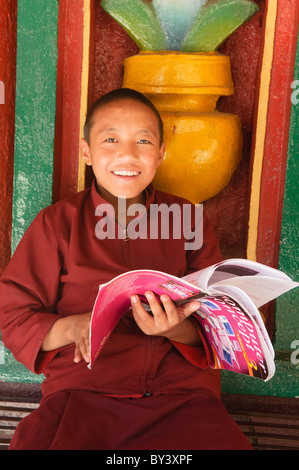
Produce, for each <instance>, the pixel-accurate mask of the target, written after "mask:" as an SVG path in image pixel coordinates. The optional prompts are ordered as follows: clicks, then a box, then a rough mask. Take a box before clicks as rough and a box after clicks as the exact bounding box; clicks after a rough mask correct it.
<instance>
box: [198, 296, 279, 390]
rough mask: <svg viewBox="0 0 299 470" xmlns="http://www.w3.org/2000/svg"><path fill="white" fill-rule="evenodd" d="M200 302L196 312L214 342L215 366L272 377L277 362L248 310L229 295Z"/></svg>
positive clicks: (208, 297) (212, 349) (209, 340)
mask: <svg viewBox="0 0 299 470" xmlns="http://www.w3.org/2000/svg"><path fill="white" fill-rule="evenodd" d="M200 304H201V306H200V309H199V310H197V312H196V315H197V318H198V320H199V321H200V323H201V325H202V328H203V331H204V334H205V335H206V338H207V341H208V343H209V344H210V349H211V357H212V364H211V367H212V368H214V369H226V370H229V371H233V372H236V373H240V374H244V375H248V376H251V377H257V378H259V379H261V380H264V381H267V380H269V379H270V378H271V377H272V376H273V375H274V372H275V365H274V361H273V359H272V357H271V355H270V353H269V351H268V348H267V346H266V344H265V343H264V341H263V338H262V336H261V335H260V334H259V328H258V327H257V326H256V325H255V323H254V322H253V321H252V319H251V318H250V317H249V316H248V314H247V312H246V310H245V309H244V308H243V307H242V306H241V305H240V304H239V303H238V302H237V301H235V300H234V299H232V298H231V297H229V296H227V295H225V294H217V295H213V296H207V297H205V298H203V299H200Z"/></svg>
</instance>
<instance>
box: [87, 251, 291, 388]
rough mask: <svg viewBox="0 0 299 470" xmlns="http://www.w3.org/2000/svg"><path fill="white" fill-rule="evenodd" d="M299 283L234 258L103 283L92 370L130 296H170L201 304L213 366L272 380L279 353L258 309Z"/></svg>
mask: <svg viewBox="0 0 299 470" xmlns="http://www.w3.org/2000/svg"><path fill="white" fill-rule="evenodd" d="M297 286H299V283H297V282H294V281H292V279H291V278H290V277H289V276H287V275H286V274H284V273H283V272H281V271H279V270H277V269H274V268H269V267H267V266H265V265H262V264H260V263H256V262H254V261H249V260H246V259H229V260H226V261H222V262H220V263H217V264H215V265H213V266H210V267H208V268H205V269H202V270H200V271H197V272H194V273H191V274H188V275H187V276H185V277H183V278H178V277H176V276H172V275H170V274H166V273H163V272H160V271H153V270H147V269H145V270H135V271H129V272H126V273H124V274H121V275H119V276H117V277H115V278H114V279H112V280H111V281H110V282H108V283H106V284H102V285H101V286H100V287H99V292H98V295H97V298H96V301H95V304H94V308H93V312H92V318H91V324H90V346H91V361H90V364H89V367H90V368H91V367H92V365H93V363H94V361H95V360H96V358H97V357H98V355H99V354H100V352H101V349H102V348H103V346H104V344H105V342H106V341H107V339H108V338H109V336H110V334H111V333H112V331H113V329H114V327H115V326H116V324H117V323H118V321H119V319H120V318H121V317H122V316H123V315H124V314H125V313H126V312H127V311H128V310H129V309H130V307H131V296H132V295H133V294H138V295H139V296H140V297H141V300H142V301H143V302H144V306H145V307H147V306H146V303H145V302H146V299H145V297H144V293H145V292H146V291H147V290H150V291H152V292H154V293H155V294H156V295H157V296H158V297H159V296H160V295H162V294H163V293H167V294H168V295H169V297H170V298H171V299H172V300H173V302H174V303H175V304H177V305H179V304H182V303H185V302H189V301H191V300H195V299H196V300H198V301H199V302H200V308H199V309H198V310H197V311H196V312H195V313H194V314H193V315H195V316H196V318H197V319H198V321H199V323H200V325H201V327H202V331H203V333H204V335H205V338H206V340H207V343H208V345H209V349H210V358H211V361H210V366H211V367H212V368H214V369H227V370H230V371H234V372H238V373H241V374H246V375H249V376H253V377H258V378H260V379H262V380H264V381H266V380H269V379H270V378H271V377H272V376H273V375H274V373H275V364H274V350H273V347H272V344H271V341H270V339H269V336H268V333H267V331H266V328H265V326H264V323H263V320H262V318H261V315H260V313H259V311H258V308H259V307H261V306H262V305H264V304H266V303H267V302H269V301H271V300H273V299H275V298H276V297H278V296H280V295H282V294H283V293H285V292H287V291H289V290H291V289H293V288H295V287H297Z"/></svg>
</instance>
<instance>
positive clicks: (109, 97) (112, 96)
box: [83, 88, 164, 146]
mask: <svg viewBox="0 0 299 470" xmlns="http://www.w3.org/2000/svg"><path fill="white" fill-rule="evenodd" d="M125 99H132V100H135V101H137V102H139V103H143V104H144V105H145V106H147V107H148V108H149V109H150V110H151V111H153V113H154V114H155V116H156V117H157V120H158V127H159V133H160V146H161V145H162V143H163V138H164V136H163V134H164V131H163V122H162V119H161V116H160V113H159V111H158V110H157V108H156V107H155V106H154V105H153V103H152V102H151V101H150V100H149V99H148V98H147V97H146V96H145V95H143V94H142V93H140V92H139V91H136V90H132V89H131V88H117V89H116V90H112V91H110V92H109V93H107V94H105V95H103V96H101V97H100V98H98V99H97V100H96V101H95V102H94V104H93V105H92V106H91V108H90V109H89V111H88V113H87V116H86V120H85V124H84V128H83V133H84V139H85V140H86V141H87V142H88V143H90V131H91V128H92V118H93V115H94V113H95V112H96V111H97V110H98V109H99V108H101V107H102V106H105V105H107V104H110V103H114V102H115V101H118V100H125Z"/></svg>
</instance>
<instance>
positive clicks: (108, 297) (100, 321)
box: [89, 270, 204, 367]
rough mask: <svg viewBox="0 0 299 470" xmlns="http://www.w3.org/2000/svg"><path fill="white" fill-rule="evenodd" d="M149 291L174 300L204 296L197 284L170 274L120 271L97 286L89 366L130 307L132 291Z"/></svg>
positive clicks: (139, 292) (138, 292)
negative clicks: (122, 272)
mask: <svg viewBox="0 0 299 470" xmlns="http://www.w3.org/2000/svg"><path fill="white" fill-rule="evenodd" d="M147 290H151V291H153V292H154V293H155V294H157V296H160V295H162V294H163V293H164V294H165V293H167V294H168V295H169V297H170V298H171V299H172V300H173V301H174V302H178V303H180V302H182V301H185V300H187V299H191V298H193V297H195V296H196V297H197V296H198V295H200V296H202V295H204V294H203V292H202V290H201V289H199V288H198V287H196V286H194V285H192V284H190V283H188V282H186V281H182V280H181V279H179V278H177V277H175V276H171V275H169V274H166V273H163V272H159V271H153V270H136V271H130V272H127V273H124V274H121V275H119V276H117V277H115V278H114V279H112V281H110V282H108V283H106V284H103V285H101V286H100V288H99V292H98V295H97V299H96V302H95V304H94V308H93V312H92V317H91V324H90V345H91V361H90V364H89V367H91V366H92V364H93V363H94V361H95V359H96V357H97V356H98V355H99V353H100V351H101V349H102V348H103V346H104V344H105V342H106V341H107V339H108V338H109V336H110V334H111V333H112V331H113V329H114V327H115V326H116V324H117V323H118V321H119V319H120V318H121V317H122V315H124V314H125V313H126V312H127V311H128V310H129V308H130V307H131V296H132V295H133V294H138V295H143V294H144V292H145V291H147Z"/></svg>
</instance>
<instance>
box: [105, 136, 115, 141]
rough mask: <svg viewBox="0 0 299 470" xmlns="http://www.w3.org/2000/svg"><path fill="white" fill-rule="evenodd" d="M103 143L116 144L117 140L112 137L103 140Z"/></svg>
mask: <svg viewBox="0 0 299 470" xmlns="http://www.w3.org/2000/svg"><path fill="white" fill-rule="evenodd" d="M105 142H117V140H116V139H114V137H108V138H107V139H105Z"/></svg>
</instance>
